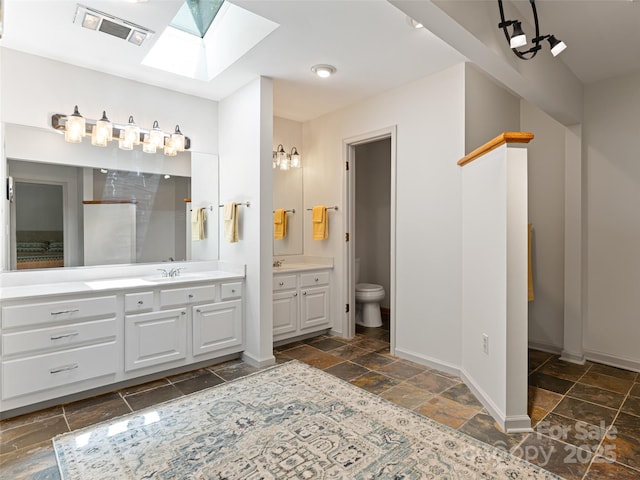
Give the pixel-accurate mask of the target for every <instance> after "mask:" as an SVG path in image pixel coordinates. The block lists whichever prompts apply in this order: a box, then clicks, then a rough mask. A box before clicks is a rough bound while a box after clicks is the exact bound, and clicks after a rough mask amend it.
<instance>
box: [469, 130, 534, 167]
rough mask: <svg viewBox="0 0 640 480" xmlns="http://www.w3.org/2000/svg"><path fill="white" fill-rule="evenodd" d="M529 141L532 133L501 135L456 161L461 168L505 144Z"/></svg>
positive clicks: (505, 133) (531, 138)
mask: <svg viewBox="0 0 640 480" xmlns="http://www.w3.org/2000/svg"><path fill="white" fill-rule="evenodd" d="M531 140H533V133H529V132H504V133H501V134H500V135H498V136H497V137H496V138H494V139H493V140H489V141H488V142H487V143H485V144H484V145H482V146H481V147H478V148H476V149H475V150H474V151H473V152H471V153H469V154H467V155H465V156H464V157H462V158H461V159H460V160H458V165H460V166H461V167H462V166H463V165H466V164H467V163H469V162H473V161H474V160H475V159H476V158H479V157H481V156H482V155H484V154H485V153H488V152H490V151H491V150H493V149H495V148H498V147H499V146H500V145H504V144H505V143H529V142H530V141H531Z"/></svg>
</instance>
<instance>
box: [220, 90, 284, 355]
mask: <svg viewBox="0 0 640 480" xmlns="http://www.w3.org/2000/svg"><path fill="white" fill-rule="evenodd" d="M219 114H220V130H219V141H220V159H219V162H220V179H221V181H220V202H221V203H226V202H231V201H235V202H247V201H248V202H250V203H251V206H250V207H246V206H240V207H238V214H239V241H238V242H235V243H229V242H227V241H226V240H224V225H223V224H222V223H221V224H220V258H221V259H223V260H225V261H229V262H234V263H245V264H246V265H247V277H246V291H245V341H246V346H245V351H244V358H245V359H246V360H247V361H249V362H250V363H252V364H256V365H268V364H270V363H273V362H274V361H275V359H274V357H273V331H272V328H273V327H272V325H273V320H272V316H273V315H272V306H271V304H272V284H273V269H272V264H271V261H272V255H271V252H272V248H273V242H272V238H273V237H272V224H273V222H272V220H273V214H272V193H273V186H272V184H273V177H272V171H273V168H272V163H271V152H272V145H271V144H272V140H273V84H272V81H271V80H270V79H267V78H260V79H257V80H255V81H253V82H251V83H249V84H248V85H246V86H244V87H242V88H240V89H239V90H238V91H237V92H235V93H234V94H233V95H230V96H229V97H227V98H225V99H224V100H222V101H221V102H220V110H219Z"/></svg>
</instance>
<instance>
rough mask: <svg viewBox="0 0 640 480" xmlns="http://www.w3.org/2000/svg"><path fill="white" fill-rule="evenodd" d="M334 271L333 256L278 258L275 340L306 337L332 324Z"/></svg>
mask: <svg viewBox="0 0 640 480" xmlns="http://www.w3.org/2000/svg"><path fill="white" fill-rule="evenodd" d="M282 260H284V261H282ZM332 271H333V259H331V258H324V257H302V256H300V257H281V258H275V259H274V265H273V341H274V343H286V342H284V341H285V340H289V339H295V338H297V337H301V338H304V337H305V336H310V335H311V334H314V333H320V332H323V331H326V330H328V329H330V328H331V326H332V323H331V315H330V311H331V310H330V303H331V273H332Z"/></svg>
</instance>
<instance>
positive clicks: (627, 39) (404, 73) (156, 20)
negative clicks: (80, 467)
mask: <svg viewBox="0 0 640 480" xmlns="http://www.w3.org/2000/svg"><path fill="white" fill-rule="evenodd" d="M183 1H184V0H147V1H142V2H140V1H138V2H134V1H132V0H82V3H83V4H84V5H86V6H89V7H91V8H94V9H97V10H100V11H103V12H106V13H109V14H111V15H114V16H116V17H119V18H122V19H126V20H128V21H130V22H133V23H136V24H139V25H142V26H144V27H147V28H149V29H151V30H153V31H155V32H156V35H154V36H153V37H151V39H150V40H151V41H150V42H145V44H143V46H142V47H137V46H134V45H132V44H129V43H127V42H126V41H123V40H120V39H117V38H115V37H111V36H109V35H105V34H101V33H98V32H95V31H91V30H87V29H83V28H81V27H79V26H78V25H75V24H73V18H74V13H75V10H76V4H77V3H76V2H75V1H68V0H5V2H4V3H5V12H4V13H5V18H4V23H5V25H4V36H3V39H2V40H0V45H1V46H3V47H6V48H11V49H15V50H19V51H24V52H27V53H32V54H35V55H39V56H44V57H48V58H51V59H54V60H59V61H62V62H67V63H70V64H74V65H79V66H84V67H86V68H91V69H94V70H98V71H102V72H105V73H109V74H113V75H118V76H121V77H125V78H129V79H133V80H137V81H140V82H144V83H148V84H152V85H156V86H160V87H164V88H168V89H172V90H177V91H181V92H183V93H187V94H192V95H196V96H199V97H204V98H207V99H212V100H220V99H222V98H225V97H226V96H228V95H229V94H231V93H232V92H234V91H235V90H236V89H238V88H239V87H241V86H243V85H245V84H247V83H248V82H250V81H251V80H253V79H255V78H256V77H257V76H258V75H263V76H267V77H271V78H273V79H274V113H275V115H277V116H280V117H284V118H289V119H291V120H297V121H305V120H309V119H312V118H315V117H318V116H320V115H323V114H325V113H328V112H330V111H333V110H336V109H339V108H342V107H345V106H347V105H349V104H353V103H356V102H358V101H361V100H363V99H365V98H367V97H369V96H372V95H375V94H378V93H380V92H383V91H385V90H389V89H392V88H394V87H397V86H400V85H402V84H405V83H408V82H410V81H413V80H416V79H418V78H421V77H424V76H427V75H429V74H431V73H434V72H437V71H440V70H442V69H444V68H447V67H449V66H451V65H454V64H456V63H459V62H461V61H464V57H462V56H461V55H460V54H459V53H458V52H456V51H455V50H453V49H452V48H451V47H449V46H448V45H447V44H445V43H444V42H443V41H441V40H440V39H438V38H437V37H435V36H434V35H433V34H431V33H430V32H428V31H426V30H424V29H418V30H416V29H414V28H411V27H410V26H409V24H408V22H407V18H406V16H405V14H404V13H402V12H401V11H400V10H399V9H397V8H396V7H394V6H393V5H391V4H390V3H388V2H387V1H386V0H349V1H347V0H335V1H331V0H304V1H303V0H297V1H291V0H268V1H265V0H230V1H232V3H234V4H236V5H238V6H240V7H242V8H245V9H247V10H249V11H251V12H253V13H255V14H258V15H260V16H262V17H264V18H267V19H269V20H271V21H273V22H276V23H278V24H279V25H280V26H279V27H278V28H277V29H276V30H275V31H274V32H273V33H271V34H270V35H268V36H267V37H266V38H265V39H264V40H263V41H262V42H260V43H259V44H258V45H256V46H255V47H254V48H252V49H251V50H250V51H249V52H248V53H247V54H245V55H244V56H243V57H242V58H240V59H239V60H238V61H236V62H235V63H233V64H232V65H231V66H230V67H229V68H227V69H226V70H225V71H224V72H222V73H221V74H220V75H218V76H217V77H215V78H214V79H213V80H211V81H208V82H207V81H201V80H193V79H189V78H186V77H182V76H179V75H176V74H172V73H168V72H163V71H160V70H156V69H154V68H151V67H148V66H144V65H142V60H143V59H144V57H145V55H146V54H147V52H148V50H149V48H150V47H151V46H152V44H153V41H154V39H155V38H157V37H158V35H159V34H160V33H162V32H163V30H164V29H165V27H166V26H167V24H168V23H169V22H170V20H171V19H172V18H173V16H174V15H175V13H176V12H177V10H178V9H179V8H180V6H181V5H182V3H183ZM477 1H485V0H477ZM492 1H493V0H492ZM516 3H517V5H516V7H517V8H518V9H519V11H521V13H522V16H523V17H525V18H528V17H527V16H531V11H530V7H529V3H528V2H526V1H525V2H522V1H521V0H517V1H516ZM537 5H538V14H539V16H540V23H541V27H542V30H543V31H545V32H552V33H554V34H555V35H556V36H557V37H558V38H561V39H562V40H564V41H565V42H566V43H567V45H568V46H569V48H568V49H567V50H566V51H565V52H564V53H563V54H562V56H561V57H558V58H561V59H562V61H564V62H565V63H566V64H567V65H568V66H569V68H570V69H571V70H572V71H573V72H574V73H575V74H576V76H577V77H578V78H579V79H580V80H581V81H582V82H583V83H589V82H592V81H596V80H599V79H602V78H604V77H606V76H615V75H618V74H622V73H628V72H631V71H638V70H640V55H638V52H637V47H638V45H640V2H632V1H629V0H608V1H606V0H603V1H596V0H547V1H544V0H539V1H538V4H537ZM497 17H498V15H497V8H496V23H497V22H498V18H497ZM488 28H494V25H489V26H488ZM614 47H615V49H614ZM632 47H634V48H632ZM632 50H633V51H632ZM547 53H548V52H547ZM318 63H328V64H332V65H334V66H335V67H336V68H337V73H336V74H335V75H334V76H333V77H331V78H328V79H320V78H318V77H316V76H314V75H313V74H312V73H311V71H310V68H311V66H312V65H314V64H318Z"/></svg>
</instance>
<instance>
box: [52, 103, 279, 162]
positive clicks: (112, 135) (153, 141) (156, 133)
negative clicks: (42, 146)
mask: <svg viewBox="0 0 640 480" xmlns="http://www.w3.org/2000/svg"><path fill="white" fill-rule="evenodd" d="M51 126H52V127H53V128H54V129H56V130H60V131H63V132H64V139H65V141H67V142H69V143H80V142H82V137H84V136H86V135H87V134H88V135H90V136H91V144H92V145H95V146H98V147H106V146H107V145H108V144H109V142H110V141H112V140H117V141H118V147H119V148H121V149H122V150H133V147H134V146H135V145H140V144H142V151H143V152H145V153H156V151H157V149H158V148H162V149H163V153H164V154H165V155H166V156H169V157H173V156H176V155H177V153H178V152H182V151H184V150H188V149H189V148H191V140H190V139H189V137H186V136H185V135H184V134H183V133H182V132H181V131H180V126H179V125H176V128H175V131H174V132H173V133H171V134H169V133H166V132H164V131H163V130H161V129H160V127H159V126H158V122H157V121H155V122H153V127H152V128H151V130H144V129H141V128H140V127H139V126H138V125H136V123H135V121H134V120H133V116H130V117H129V122H128V123H127V124H125V125H118V124H114V123H111V121H110V120H109V119H108V118H107V113H106V111H103V112H102V118H101V119H100V120H90V119H85V118H84V117H83V116H82V115H80V112H79V111H78V106H77V105H76V106H75V107H74V109H73V113H72V114H71V115H64V114H61V113H54V114H53V115H52V116H51ZM283 151H284V150H283ZM285 155H286V154H285Z"/></svg>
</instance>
